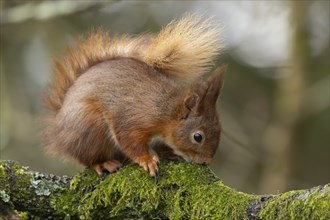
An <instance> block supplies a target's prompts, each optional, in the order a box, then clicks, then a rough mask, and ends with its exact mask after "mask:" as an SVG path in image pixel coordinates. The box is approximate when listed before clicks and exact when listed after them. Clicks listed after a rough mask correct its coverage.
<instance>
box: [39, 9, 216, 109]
mask: <svg viewBox="0 0 330 220" xmlns="http://www.w3.org/2000/svg"><path fill="white" fill-rule="evenodd" d="M219 39H220V30H219V28H218V27H216V25H215V24H214V23H213V21H212V20H211V19H206V20H203V19H202V18H201V17H199V16H197V15H188V16H185V17H183V18H182V19H181V20H178V21H173V22H171V23H170V24H168V25H167V26H166V27H165V28H163V30H162V31H161V32H160V33H159V34H158V35H148V34H146V35H140V36H138V37H128V36H120V37H114V38H112V39H110V38H109V36H108V34H107V33H105V32H104V31H102V30H101V29H98V30H93V31H92V32H91V34H90V35H89V36H88V37H86V38H82V39H79V40H78V43H77V45H76V47H75V48H68V49H67V57H66V58H65V59H63V60H55V61H54V78H53V80H52V83H51V84H50V85H49V93H48V96H47V97H46V99H45V102H46V104H47V106H48V108H49V109H51V110H52V111H54V112H57V111H58V110H59V109H60V108H61V106H62V103H63V100H64V97H65V94H66V92H67V90H68V89H69V88H70V86H71V85H72V84H73V83H74V81H75V80H76V79H77V78H78V77H79V76H80V75H81V74H82V73H83V72H84V71H85V70H87V69H88V68H90V67H91V66H93V65H95V64H97V63H100V62H102V61H106V60H111V59H115V58H119V57H131V58H134V59H137V60H140V61H142V62H145V63H146V64H148V65H149V66H151V67H153V68H155V69H157V70H159V71H160V72H162V73H164V74H166V75H167V76H168V77H171V78H175V79H179V80H185V81H190V80H193V79H195V78H197V77H199V76H201V75H202V74H203V73H204V72H205V70H206V69H207V68H208V67H210V65H211V64H212V60H213V59H214V58H215V56H216V55H217V54H218V53H219V51H220V49H221V44H220V43H219Z"/></svg>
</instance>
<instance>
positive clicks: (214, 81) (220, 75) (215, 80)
mask: <svg viewBox="0 0 330 220" xmlns="http://www.w3.org/2000/svg"><path fill="white" fill-rule="evenodd" d="M226 71H227V65H221V66H220V67H218V68H216V69H215V70H214V71H213V72H212V74H211V75H210V76H209V78H208V79H207V87H208V89H207V92H206V94H205V99H206V100H207V101H208V102H210V103H213V104H215V102H216V101H217V98H218V96H219V94H220V90H221V89H222V87H223V84H224V81H225V75H226Z"/></svg>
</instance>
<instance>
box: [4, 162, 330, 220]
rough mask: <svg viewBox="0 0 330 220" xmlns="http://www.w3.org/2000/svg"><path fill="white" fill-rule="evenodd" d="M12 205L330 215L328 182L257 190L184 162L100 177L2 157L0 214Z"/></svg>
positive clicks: (144, 212)
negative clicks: (52, 171) (238, 187)
mask: <svg viewBox="0 0 330 220" xmlns="http://www.w3.org/2000/svg"><path fill="white" fill-rule="evenodd" d="M13 210H17V211H19V212H20V214H21V215H23V217H31V216H34V217H35V216H38V217H40V218H41V219H45V217H49V218H52V219H56V218H58V219H63V218H66V219H77V218H80V219H122V218H139V219H141V218H148V219H149V218H158V219H182V218H183V219H274V218H279V219H290V218H291V219H330V185H329V184H328V185H325V186H319V187H315V188H312V189H310V190H298V191H290V192H287V193H283V194H279V195H266V196H257V195H249V194H245V193H241V192H237V191H235V190H233V189H231V188H229V187H228V186H225V185H224V184H223V183H222V182H221V181H220V180H219V179H218V178H217V177H216V176H214V174H213V173H212V172H211V171H210V170H209V168H207V167H205V166H201V165H196V164H189V163H184V162H180V163H179V162H170V163H162V164H161V165H160V175H159V176H158V177H157V178H155V179H154V178H152V177H150V176H149V175H148V174H147V173H146V172H144V171H143V170H142V169H141V168H140V167H138V166H136V165H128V166H125V167H124V168H122V169H120V170H119V171H118V172H116V173H114V174H111V175H107V176H106V177H105V178H102V179H100V178H99V177H98V176H97V175H96V173H95V172H94V171H92V170H89V169H86V170H84V171H83V172H81V173H79V174H77V175H76V176H74V177H73V178H68V177H58V176H54V175H48V174H42V173H38V172H33V171H30V170H29V169H28V168H26V167H22V166H20V165H18V164H17V163H15V162H12V161H1V162H0V213H1V214H0V219H1V217H2V218H6V216H7V215H12V214H13ZM22 212H24V213H23V214H22Z"/></svg>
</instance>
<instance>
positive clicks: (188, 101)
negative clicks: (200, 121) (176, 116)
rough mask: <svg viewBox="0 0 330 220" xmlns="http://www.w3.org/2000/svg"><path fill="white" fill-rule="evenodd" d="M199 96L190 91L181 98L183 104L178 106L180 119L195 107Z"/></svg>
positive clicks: (185, 116) (184, 117)
mask: <svg viewBox="0 0 330 220" xmlns="http://www.w3.org/2000/svg"><path fill="white" fill-rule="evenodd" d="M198 103H199V96H198V94H196V93H190V94H188V95H187V96H185V97H184V99H183V105H181V107H180V112H181V114H180V115H181V119H186V118H187V117H188V116H189V114H190V113H191V112H192V111H195V110H196V109H197V106H198Z"/></svg>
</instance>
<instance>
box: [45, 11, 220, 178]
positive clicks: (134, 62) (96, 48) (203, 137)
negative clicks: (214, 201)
mask: <svg viewBox="0 0 330 220" xmlns="http://www.w3.org/2000/svg"><path fill="white" fill-rule="evenodd" d="M219 33H220V30H219V28H217V27H216V25H214V22H213V21H212V20H211V19H202V18H201V17H199V16H196V15H187V16H184V17H183V18H181V19H180V20H176V21H172V22H171V23H170V24H168V25H167V26H166V27H164V28H163V29H162V30H161V31H160V32H159V33H158V34H155V35H152V34H144V35H139V36H136V37H128V36H117V37H114V38H110V37H109V36H108V34H107V33H105V32H104V31H102V30H94V31H92V32H91V33H90V35H89V36H88V37H86V38H81V39H80V40H79V41H78V42H77V44H76V46H75V47H74V48H68V50H67V56H66V58H65V59H62V60H58V59H57V60H54V75H53V80H52V81H51V83H50V84H49V88H48V93H47V96H46V97H45V101H46V104H47V107H48V108H49V109H50V113H49V115H47V120H46V123H47V127H46V130H45V140H46V145H47V148H48V149H49V150H50V151H51V152H55V153H59V154H63V155H67V156H70V157H72V158H74V159H76V160H78V161H79V162H80V163H81V164H83V165H85V166H88V167H92V168H93V169H95V171H96V172H97V173H98V174H99V175H103V171H104V170H107V171H109V172H114V171H115V170H117V169H118V168H119V167H121V166H122V164H123V163H124V160H127V158H128V159H130V160H131V161H133V162H135V163H137V164H139V165H140V166H142V167H143V168H144V170H146V171H147V172H149V173H150V175H151V176H155V175H157V174H158V163H159V156H158V155H157V154H161V152H157V148H153V146H154V145H157V143H156V144H153V143H154V142H155V141H154V140H158V142H159V143H161V145H164V146H167V147H169V148H170V149H172V150H173V152H174V154H175V155H178V156H180V157H181V158H183V159H184V160H186V161H188V162H195V163H200V164H209V163H210V162H211V160H212V158H213V156H214V154H215V152H216V150H217V148H218V145H219V140H220V132H221V126H220V122H219V118H218V114H217V111H216V101H217V98H218V96H219V93H220V90H221V88H222V86H223V82H224V74H225V72H226V67H225V66H221V67H218V68H216V69H215V70H214V71H213V73H212V74H211V75H210V76H209V77H208V78H207V79H206V80H203V79H202V77H203V76H204V75H205V72H206V71H207V70H208V69H209V68H210V67H211V66H212V61H213V59H214V58H215V57H216V56H217V55H218V54H219V52H220V49H221V44H220V43H219ZM120 155H121V156H120Z"/></svg>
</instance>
